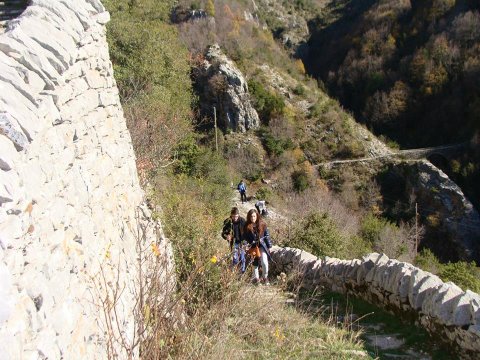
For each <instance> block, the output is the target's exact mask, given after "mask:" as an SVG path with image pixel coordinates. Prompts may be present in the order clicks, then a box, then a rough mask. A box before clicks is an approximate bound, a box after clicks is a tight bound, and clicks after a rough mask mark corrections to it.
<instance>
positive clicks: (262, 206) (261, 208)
mask: <svg viewBox="0 0 480 360" xmlns="http://www.w3.org/2000/svg"><path fill="white" fill-rule="evenodd" d="M266 204H267V202H266V201H265V200H258V201H257V202H256V203H255V209H257V212H258V213H259V214H260V215H262V216H267V215H268V210H267V205H266Z"/></svg>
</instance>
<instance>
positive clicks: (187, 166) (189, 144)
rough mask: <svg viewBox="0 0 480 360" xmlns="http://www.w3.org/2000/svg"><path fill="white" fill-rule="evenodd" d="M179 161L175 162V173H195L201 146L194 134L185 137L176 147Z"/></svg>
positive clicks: (191, 174)
mask: <svg viewBox="0 0 480 360" xmlns="http://www.w3.org/2000/svg"><path fill="white" fill-rule="evenodd" d="M175 153H176V154H177V161H176V163H175V167H174V169H175V173H177V174H185V175H188V176H193V175H194V173H195V163H196V160H197V156H198V155H199V154H200V148H199V147H198V145H197V142H196V141H195V138H194V137H193V136H189V137H187V138H185V139H184V140H183V141H182V142H180V143H179V144H178V145H177V146H176V147H175Z"/></svg>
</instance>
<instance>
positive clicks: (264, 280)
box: [262, 278, 270, 286]
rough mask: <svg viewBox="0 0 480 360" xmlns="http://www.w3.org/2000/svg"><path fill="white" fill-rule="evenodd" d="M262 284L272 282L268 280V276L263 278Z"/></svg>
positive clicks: (268, 284) (267, 284)
mask: <svg viewBox="0 0 480 360" xmlns="http://www.w3.org/2000/svg"><path fill="white" fill-rule="evenodd" d="M262 284H263V285H265V286H270V282H269V281H268V278H263V279H262Z"/></svg>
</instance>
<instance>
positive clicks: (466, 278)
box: [438, 261, 480, 293]
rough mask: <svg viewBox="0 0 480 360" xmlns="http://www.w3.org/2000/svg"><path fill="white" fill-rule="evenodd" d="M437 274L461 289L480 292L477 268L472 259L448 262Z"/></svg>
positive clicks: (479, 278)
mask: <svg viewBox="0 0 480 360" xmlns="http://www.w3.org/2000/svg"><path fill="white" fill-rule="evenodd" d="M438 276H440V278H441V279H442V280H443V281H452V282H453V283H455V284H457V285H458V286H460V287H461V288H462V289H463V290H467V289H470V290H471V291H474V292H476V293H480V277H479V270H478V268H477V267H476V264H475V262H474V261H472V262H470V263H468V262H465V261H460V262H457V263H448V264H445V265H443V266H442V268H441V270H440V272H439V274H438Z"/></svg>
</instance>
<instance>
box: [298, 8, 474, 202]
mask: <svg viewBox="0 0 480 360" xmlns="http://www.w3.org/2000/svg"><path fill="white" fill-rule="evenodd" d="M479 9H480V3H479V2H478V1H473V0H470V1H469V0H426V1H425V0H402V1H399V0H369V1H330V2H328V5H327V6H326V7H325V11H323V12H322V13H321V14H320V15H319V16H317V18H316V19H315V20H313V21H311V22H310V29H311V31H312V35H311V38H310V40H309V50H310V52H309V54H308V56H307V57H306V59H305V62H306V65H307V70H308V72H310V73H311V74H314V75H315V76H316V77H318V79H319V80H320V81H321V82H322V83H323V84H324V85H325V87H326V88H327V89H328V91H329V93H330V94H331V95H333V96H335V97H337V98H338V99H339V100H340V102H341V103H342V105H343V106H345V107H346V108H348V109H350V110H351V111H352V112H353V113H354V114H355V117H356V118H357V120H360V121H362V122H363V123H365V124H367V126H368V127H369V128H371V129H373V130H374V131H375V132H376V133H377V134H383V135H386V136H387V137H389V138H390V139H392V140H394V141H395V142H397V143H398V144H400V146H402V147H407V148H413V147H421V146H433V145H440V144H448V143H457V142H464V141H471V142H472V144H473V147H474V148H473V149H472V150H471V151H470V153H469V154H466V155H465V156H464V157H461V158H458V159H455V160H454V161H453V162H451V163H450V164H448V166H446V167H445V166H444V170H446V171H447V172H449V174H450V175H451V176H452V177H453V178H454V179H455V180H456V181H457V182H459V183H460V185H462V187H463V189H464V191H466V192H467V193H469V195H470V197H471V199H472V201H474V202H476V204H477V206H478V201H475V199H478V195H479V190H478V186H476V185H475V184H478V183H479V180H480V178H479V153H478V148H479V147H478V143H479V141H478V136H479V130H480V13H479Z"/></svg>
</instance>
